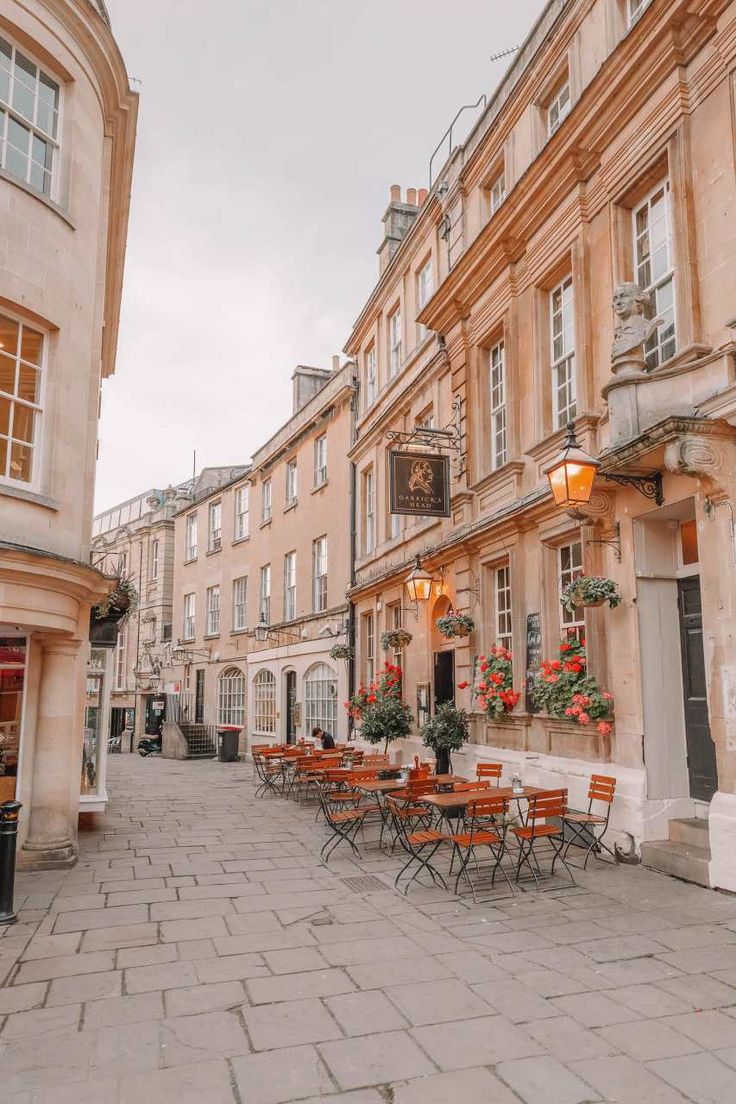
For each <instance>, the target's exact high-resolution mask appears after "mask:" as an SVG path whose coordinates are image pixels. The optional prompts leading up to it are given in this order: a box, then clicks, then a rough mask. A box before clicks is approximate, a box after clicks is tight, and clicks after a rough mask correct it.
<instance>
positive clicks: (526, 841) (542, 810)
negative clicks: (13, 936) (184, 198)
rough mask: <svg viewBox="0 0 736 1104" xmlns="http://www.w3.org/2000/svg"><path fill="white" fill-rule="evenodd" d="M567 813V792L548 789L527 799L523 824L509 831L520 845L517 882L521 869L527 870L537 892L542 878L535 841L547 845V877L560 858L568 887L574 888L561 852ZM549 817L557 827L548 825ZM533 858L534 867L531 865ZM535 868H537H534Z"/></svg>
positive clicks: (552, 872) (570, 873)
mask: <svg viewBox="0 0 736 1104" xmlns="http://www.w3.org/2000/svg"><path fill="white" fill-rule="evenodd" d="M566 812H567V790H548V791H547V792H545V793H539V794H533V795H531V796H530V797H529V809H528V813H527V818H526V823H525V824H524V825H522V826H521V827H515V828H512V829H511V831H512V832H513V834H514V835H515V836H516V841H517V843H518V845H519V857H518V861H517V864H516V881H517V882H518V881H519V878H520V875H521V868H522V866H526V867H528V869H529V872H530V874H531V875H532V878H533V879H534V884H535V886H536V888H537V889H539V883H540V879H541V877H542V876H543V875H542V872H541V869H540V866H539V863H538V861H537V857H536V855H535V854H534V849H535V844H536V843H537V841H540V840H541V841H547V842H549V844H550V846H551V848H552V851H553V853H554V857H553V859H552V865H551V867H550V872H549V876H550V878H551V877H552V876H553V875H554V872H555V865H556V863H557V860H558V859H559V860H560V862H561V863H562V865H563V866H564V868H565V870H566V871H567V873H568V877H569V878H570V883H571V885H575V878H574V877H573V873H572V871H571V870H570V867H569V866H568V865H567V863H566V862H565V857H564V855H563V851H564V850H565V844H566V843H567V841H566V839H565V829H564V817H565V814H566ZM548 818H555V819H558V820H559V821H560V823H559V825H557V824H549V823H548V822H547V821H548ZM532 859H533V860H534V865H532ZM535 866H536V869H535Z"/></svg>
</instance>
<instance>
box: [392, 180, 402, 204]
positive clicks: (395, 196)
mask: <svg viewBox="0 0 736 1104" xmlns="http://www.w3.org/2000/svg"><path fill="white" fill-rule="evenodd" d="M391 202H392V203H401V185H400V184H392V185H391Z"/></svg>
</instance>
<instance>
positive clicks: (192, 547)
mask: <svg viewBox="0 0 736 1104" xmlns="http://www.w3.org/2000/svg"><path fill="white" fill-rule="evenodd" d="M185 545H186V547H185V550H184V558H185V559H187V560H196V558H197V515H196V514H187V524H186V541H185Z"/></svg>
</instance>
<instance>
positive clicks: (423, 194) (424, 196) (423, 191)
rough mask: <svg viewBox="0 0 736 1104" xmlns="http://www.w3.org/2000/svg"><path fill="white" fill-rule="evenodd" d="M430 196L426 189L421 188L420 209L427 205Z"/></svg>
mask: <svg viewBox="0 0 736 1104" xmlns="http://www.w3.org/2000/svg"><path fill="white" fill-rule="evenodd" d="M428 195H429V192H428V191H427V189H426V188H420V189H419V206H420V207H423V206H424V204H425V203H426V200H427V196H428Z"/></svg>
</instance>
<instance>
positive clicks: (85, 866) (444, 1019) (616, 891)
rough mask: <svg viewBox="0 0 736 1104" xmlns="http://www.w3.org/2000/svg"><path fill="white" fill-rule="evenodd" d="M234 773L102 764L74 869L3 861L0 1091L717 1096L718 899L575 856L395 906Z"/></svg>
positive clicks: (730, 1019)
mask: <svg viewBox="0 0 736 1104" xmlns="http://www.w3.org/2000/svg"><path fill="white" fill-rule="evenodd" d="M250 779H251V768H250V765H246V764H219V763H212V762H204V763H180V762H171V761H165V760H162V759H146V760H144V759H140V758H139V757H137V756H135V757H128V756H121V757H113V758H112V759H111V761H110V788H111V792H112V795H113V800H112V802H111V804H110V810H109V813H108V815H107V816H105V818H104V820H103V822H102V824H101V826H100V830H99V831H96V832H94V833H88V834H86V835H84V836H83V837H82V855H81V859H80V862H79V864H78V865H77V866H76V867H75V868H74V869H73V870H71V871H67V872H64V873H41V874H27V875H21V876H19V878H18V886H17V897H16V900H17V903H18V904H19V905H20V907H21V914H20V916H21V922H20V923H19V924H17V925H16V926H15V927H11V928H5V929H0V932H2V935H0V980H2V978H3V977H4V976H5V975H6V974H7V978H6V984H5V987H4V988H0V1101H1V1102H2V1104H236V1102H237V1104H280V1102H287V1101H296V1100H308V1101H310V1102H312V1104H314V1102H316V1101H330V1102H332V1104H389V1102H393V1104H419V1102H420V1101H421V1102H422V1104H444V1102H445V1101H447V1102H454V1101H459V1102H461V1104H512V1102H514V1104H519V1102H524V1104H583V1102H586V1101H587V1102H592V1101H596V1102H602V1101H622V1102H624V1101H625V1102H626V1104H676V1102H682V1101H696V1102H698V1104H730V1102H733V1101H736V900H734V899H733V898H730V897H727V896H721V895H717V894H715V893H710V892H708V891H707V890H702V889H698V888H695V887H693V886H688V885H684V884H681V883H679V882H676V881H673V880H670V879H668V878H666V877H665V876H663V875H658V874H654V873H652V872H648V871H645V870H642V869H641V868H639V867H628V866H626V867H623V866H622V867H619V868H613V867H604V866H602V865H600V864H596V867H595V869H594V870H592V871H589V872H588V873H587V874H585V875H580V877H579V885H578V887H577V888H575V889H561V890H555V891H553V892H551V893H541V894H536V893H535V892H534V891H529V892H520V893H518V894H517V896H516V897H515V898H514V899H513V900H512V899H509V898H508V897H507V898H504V899H498V900H496V901H494V902H490V903H486V902H481V903H479V904H478V905H473V904H472V903H471V902H468V901H460V900H458V899H457V898H455V897H453V896H452V895H451V894H449V893H446V892H444V891H443V890H438V889H431V890H430V889H424V888H422V887H418V888H417V887H415V888H414V889H413V891H412V892H411V894H410V896H409V898H408V900H405V899H404V898H402V897H400V896H398V895H397V894H396V893H394V892H393V890H392V889H391V888H389V887H390V874H391V872H392V871H395V870H396V869H397V861H396V859H391V858H387V857H386V856H383V855H381V854H380V853H378V852H377V851H376V850H375V849H370V848H369V849H368V850H367V851H366V852H365V855H364V859H363V861H362V862H361V863H360V864H357V863H354V862H353V861H352V860H351V859H347V858H345V857H343V858H338V855H339V854H340V852H337V854H336V855H335V857H334V858H333V860H332V861H331V862H330V868H329V869H325V867H324V866H322V865H321V864H320V861H319V855H318V848H319V845H320V843H321V842H322V838H323V835H322V827H321V825H318V824H317V823H315V816H314V809H313V808H310V807H304V808H301V809H300V808H296V807H295V806H294V804H293V803H292V802H291V801H286V800H279V799H274V798H268V799H265V800H260V801H256V800H254V798H253V786H252V784H251V780H250ZM366 875H368V876H371V875H372V876H373V877H372V878H371V880H370V881H369V882H367V883H366V882H362V883H361V882H356V881H355V880H352V881H351V880H350V879H356V878H357V877H361V878H365V877H366ZM375 878H378V879H379V881H380V883H384V884H385V885H386V888H383V889H382V888H380V886H379V887H378V888H377V884H376V883H375V881H374V879H375Z"/></svg>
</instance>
